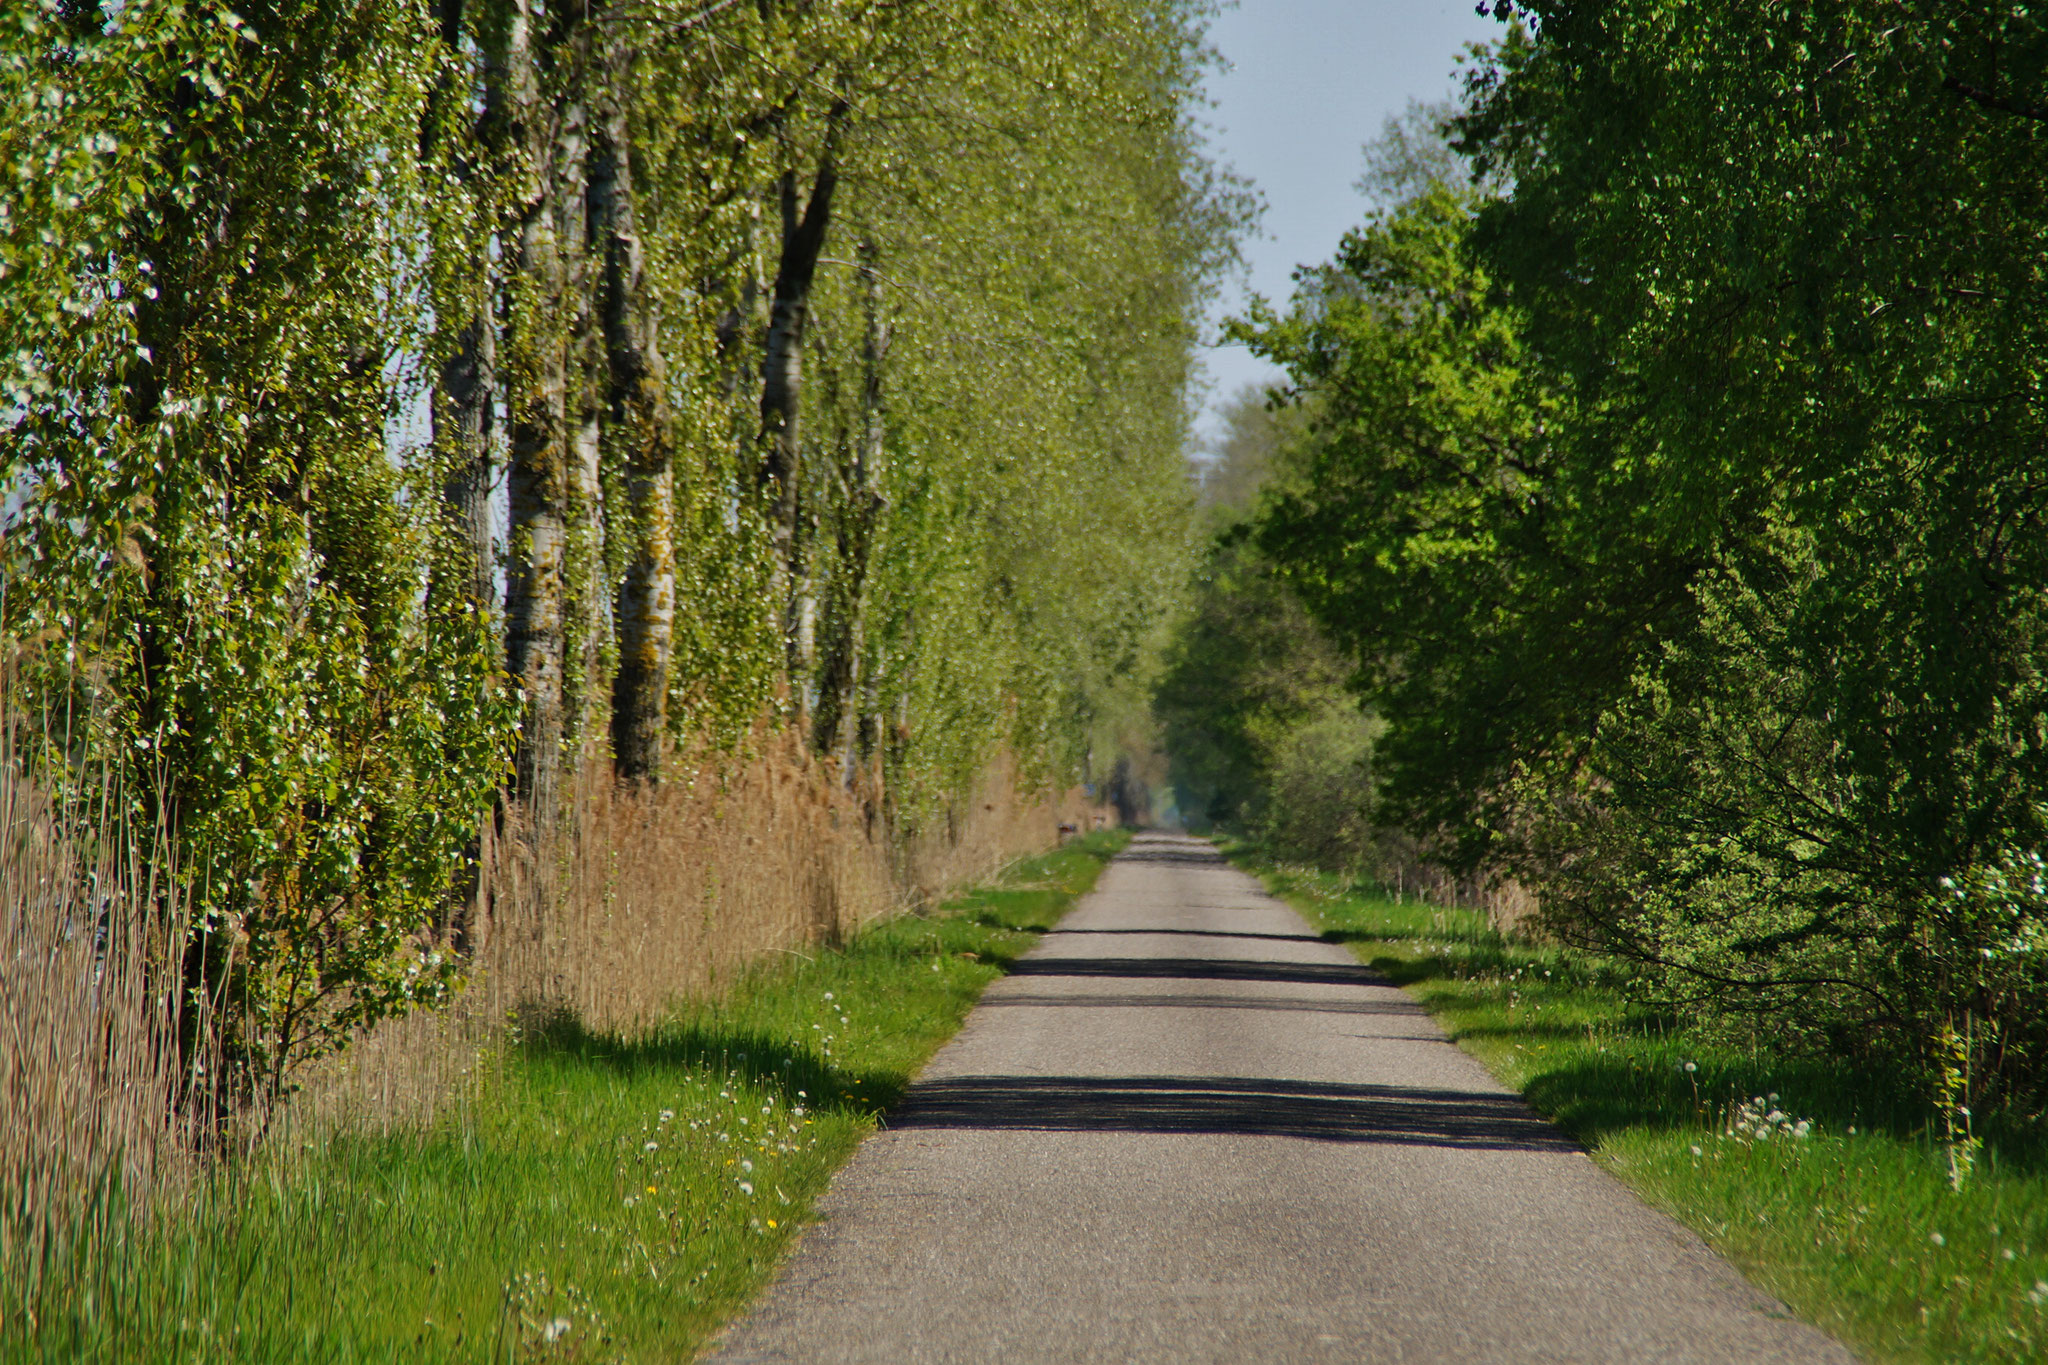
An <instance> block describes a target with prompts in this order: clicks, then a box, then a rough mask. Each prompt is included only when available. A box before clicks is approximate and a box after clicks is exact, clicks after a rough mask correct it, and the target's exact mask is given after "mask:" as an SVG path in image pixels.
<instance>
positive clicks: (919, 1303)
mask: <svg viewBox="0 0 2048 1365" xmlns="http://www.w3.org/2000/svg"><path fill="white" fill-rule="evenodd" d="M821 1213H822V1221H821V1222H820V1223H819V1224H817V1225H816V1226H815V1227H813V1228H812V1229H810V1230H809V1231H808V1232H807V1233H806V1234H805V1236H804V1238H803V1241H802V1242H801V1244H800V1245H799V1246H798V1248H797V1250H796V1251H795V1253H794V1255H793V1256H792V1257H791V1259H790V1261H789V1263H788V1265H787V1266H786V1267H785V1269H784V1271H783V1273H782V1275H781V1276H780V1278H779V1279H778V1280H777V1282H776V1284H775V1285H774V1286H773V1288H772V1289H771V1290H770V1291H769V1293H768V1294H767V1296H766V1298H765V1299H764V1300H763V1302H762V1303H761V1304H760V1305H759V1306H758V1307H757V1308H756V1309H755V1310H754V1311H753V1313H752V1314H751V1315H749V1316H748V1317H746V1318H744V1319H743V1320H741V1321H740V1322H739V1323H738V1324H736V1325H735V1327H734V1328H733V1329H731V1331H730V1332H729V1333H728V1334H727V1335H726V1337H725V1338H724V1339H723V1340H722V1341H721V1342H720V1343H718V1344H717V1345H716V1346H715V1347H714V1349H713V1354H712V1358H713V1359H715V1360H720V1361H803V1362H814V1361H816V1362H822V1361H875V1362H890V1365H898V1363H899V1362H911V1361H1070V1360H1071V1361H1083V1360H1085V1361H1175V1362H1179V1361H1572V1362H1587V1361H1626V1362H1646V1361H1703V1362H1713V1365H1732V1363H1733V1362H1744V1361H1802V1362H1806V1361H1847V1360H1849V1359H1850V1356H1849V1355H1848V1353H1847V1352H1846V1351H1844V1350H1843V1349H1842V1347H1841V1346H1839V1345H1838V1344H1836V1343H1835V1342H1834V1341H1833V1340H1831V1339H1830V1338H1828V1337H1827V1336H1825V1335H1823V1334H1821V1333H1820V1332H1818V1331H1816V1330H1815V1329H1813V1328H1811V1327H1808V1326H1805V1325H1803V1324H1801V1323H1799V1322H1796V1321H1794V1320H1792V1319H1791V1318H1789V1317H1788V1316H1787V1315H1786V1313H1785V1311H1784V1309H1783V1308H1782V1307H1781V1306H1780V1305H1778V1304H1777V1303H1775V1302H1774V1301H1773V1300H1771V1299H1770V1298H1768V1297H1767V1296H1766V1295H1764V1294H1762V1293H1761V1292H1759V1291H1758V1290H1756V1289H1754V1288H1753V1287H1751V1286H1750V1285H1749V1284H1747V1283H1746V1282H1745V1281H1744V1280H1743V1279H1742V1278H1741V1276H1739V1275H1738V1274H1736V1272H1735V1271H1734V1270H1733V1269H1731V1268H1730V1267H1729V1266H1728V1265H1727V1264H1726V1263H1725V1262H1723V1261H1721V1260H1720V1259H1719V1258H1718V1257H1716V1256H1715V1255H1714V1254H1713V1253H1712V1252H1711V1251H1710V1250H1708V1248H1707V1247H1706V1246H1705V1244H1704V1243H1702V1242H1701V1241H1700V1240H1699V1239H1698V1238H1697V1237H1695V1236H1693V1234H1691V1233H1690V1232H1688V1231H1686V1230H1685V1229H1684V1228H1682V1227H1680V1226H1679V1225H1678V1224H1677V1223H1674V1222H1673V1221H1671V1220H1670V1219H1668V1218H1666V1217H1664V1216H1663V1215H1662V1214H1659V1213H1655V1212H1653V1211H1651V1210H1650V1209H1648V1208H1647V1207H1645V1206H1644V1205H1643V1204H1641V1203H1640V1202H1638V1201H1637V1200H1636V1198H1635V1197H1634V1196H1633V1195H1631V1194H1630V1193H1629V1192H1628V1191H1627V1189H1625V1188H1624V1187H1623V1186H1622V1185H1621V1184H1619V1183H1618V1182H1617V1181H1615V1180H1614V1179H1613V1178H1612V1177H1610V1176H1608V1175H1607V1174H1606V1173H1605V1172H1603V1171H1601V1170H1600V1169H1599V1168H1598V1167H1597V1166H1595V1165H1594V1164H1593V1163H1592V1161H1590V1160H1589V1159H1588V1158H1587V1157H1586V1156H1585V1154H1584V1153H1583V1152H1581V1151H1580V1150H1579V1149H1578V1148H1577V1147H1575V1146H1573V1145H1572V1144H1571V1143H1570V1142H1569V1141H1567V1140H1565V1139H1564V1138H1563V1137H1562V1136H1561V1135H1560V1134H1559V1133H1558V1132H1557V1130H1556V1129H1554V1128H1552V1127H1551V1126H1550V1125H1548V1124H1546V1123H1544V1122H1543V1121H1541V1120H1540V1119H1538V1118H1536V1117H1535V1116H1534V1115H1533V1114H1532V1113H1531V1112H1530V1111H1529V1110H1528V1109H1526V1108H1525V1107H1523V1105H1522V1103H1521V1102H1520V1100H1518V1099H1517V1098H1515V1097H1514V1096H1513V1095H1512V1094H1511V1093H1509V1092H1508V1091H1506V1090H1504V1089H1502V1088H1501V1086H1500V1085H1499V1084H1498V1083H1496V1082H1495V1081H1494V1080H1493V1079H1492V1078H1491V1077H1490V1076H1489V1075H1488V1074H1487V1073H1486V1071H1485V1070H1484V1068H1482V1067H1481V1066H1480V1065H1479V1064H1478V1063H1477V1062H1475V1061H1473V1060H1472V1059H1471V1058H1470V1057H1468V1056H1466V1055H1465V1054H1464V1053H1462V1052H1460V1051H1459V1050H1458V1049H1457V1048H1456V1047H1455V1046H1453V1045H1451V1044H1450V1043H1449V1042H1448V1041H1446V1040H1445V1038H1444V1035H1443V1033H1442V1032H1441V1030H1439V1029H1438V1028H1437V1026H1436V1025H1435V1024H1434V1023H1432V1022H1431V1021H1430V1019H1429V1017H1428V1015H1426V1014H1425V1013H1424V1012H1423V1011H1422V1010H1421V1008H1420V1007H1418V1006H1417V1005H1416V1004H1415V1003H1414V1002H1413V1001H1411V1000H1409V999H1408V997H1407V996H1405V995H1403V994H1402V993H1401V992H1400V991H1398V990H1395V989H1394V988H1392V987H1390V986H1387V985H1384V984H1382V983H1381V982H1380V981H1379V980H1378V979H1377V978H1375V977H1374V976H1373V975H1372V974H1371V973H1370V972H1368V971H1366V970H1365V969H1363V968H1362V967H1360V966H1359V965H1358V964H1357V962H1356V960H1355V959H1353V958H1352V957H1351V956H1350V955H1349V954H1348V953H1347V952H1345V951H1344V949H1342V948H1341V947H1338V946H1336V945H1333V944H1327V943H1323V942H1321V941H1320V940H1318V939H1317V938H1316V937H1315V935H1314V934H1313V933H1312V932H1311V931H1310V930H1309V928H1308V926H1307V925H1306V924H1304V923H1303V922H1302V920H1301V919H1300V918H1299V917H1298V916H1297V915H1295V913H1294V912H1293V911H1291V910H1289V909H1288V908H1287V907H1286V906H1284V905H1282V904H1280V903H1279V902H1278V901H1275V900H1274V899H1272V898H1271V897H1269V896H1267V895H1266V894H1264V892H1263V891H1262V890H1261V889H1260V888H1259V886H1258V885H1257V883H1255V882H1254V881H1253V880H1252V879H1251V878H1249V877H1246V876H1245V875H1243V874H1242V873H1239V872H1237V871H1235V870H1233V869H1232V868H1230V867H1229V866H1227V865H1226V864H1225V863H1224V862H1223V861H1222V860H1221V859H1220V858H1219V857H1217V855H1216V854H1215V852H1214V851H1213V850H1212V849H1211V848H1210V847H1209V846H1208V845H1207V844H1205V843H1203V842H1201V841H1199V840H1195V839H1188V838H1182V837H1174V836H1166V835H1156V834H1148V835H1143V836H1140V837H1139V838H1138V839H1137V840H1135V841H1134V842H1133V843H1132V845H1131V846H1130V848H1129V849H1127V850H1126V851H1125V853H1124V854H1123V855H1122V856H1120V857H1119V858H1118V859H1117V860H1116V861H1115V862H1114V863H1112V864H1111V865H1110V866H1109V867H1108V868H1107V869H1105V871H1104V872H1103V875H1102V879H1101V881H1100V883H1099V884H1098V885H1097V887H1096V890H1095V891H1094V892H1093V893H1092V894H1090V895H1089V896H1088V897H1087V898H1086V899H1085V900H1083V901H1082V902H1081V904H1079V905H1078V906H1076V907H1075V909H1074V910H1073V912H1072V913H1071V914H1069V915H1068V916H1067V918H1066V919H1065V920H1063V921H1062V922H1061V924H1060V926H1059V927H1058V929H1057V930H1055V931H1054V932H1053V933H1051V934H1048V935H1047V936H1046V937H1045V939H1044V941H1043V942H1041V943H1040V944H1039V946H1038V947H1037V948H1036V949H1034V950H1033V951H1032V953H1031V954H1030V955H1028V956H1027V957H1025V958H1024V959H1023V960H1022V961H1020V962H1019V963H1018V964H1017V969H1016V971H1015V972H1014V973H1013V974H1012V975H1010V976H1008V977H1005V978H1004V979H1002V980H1000V981H998V982H996V983H995V984H994V985H992V986H991V987H990V988H989V990H988V993H987V994H986V995H985V996H983V997H982V1001H981V1005H980V1007H979V1008H977V1009H976V1010H975V1012H974V1014H973V1015H972V1016H971V1017H970V1018H969V1020H968V1022H967V1026H966V1027H965V1028H964V1029H963V1030H962V1031H961V1033H960V1035H959V1037H958V1038H956V1039H955V1040H954V1041H953V1042H952V1043H951V1044H950V1045H948V1046H947V1047H946V1048H945V1050H944V1051H942V1052H940V1053H939V1055H938V1056H937V1057H936V1058H934V1059H933V1061H932V1064H931V1065H930V1066H929V1067H928V1068H927V1069H926V1070H925V1072H924V1074H923V1076H922V1077H921V1078H920V1079H919V1080H918V1083H917V1085H916V1086H915V1087H914V1088H913V1090H912V1091H911V1094H910V1097H909V1099H908V1100H907V1101H906V1103H905V1105H904V1107H903V1108H902V1109H901V1110H899V1111H898V1112H897V1113H896V1114H895V1115H893V1116H892V1117H891V1119H890V1123H889V1126H888V1128H887V1130H886V1131H884V1132H882V1133H880V1134H879V1135H877V1136H876V1137H874V1138H873V1139H871V1140H870V1141H868V1142H867V1143H866V1144H864V1145H863V1146H862V1148H861V1149H860V1151H859V1153H858V1154H857V1155H856V1156H855V1157H854V1159H853V1161H852V1162H851V1163H850V1164H849V1165H848V1166H847V1168H846V1169H845V1170H844V1171H843V1172H841V1174H840V1175H839V1177H838V1179H837V1180H836V1181H834V1183H833V1186H832V1189H831V1191H830V1193H829V1194H828V1195H827V1196H826V1198H825V1200H824V1202H823V1204H822V1206H821Z"/></svg>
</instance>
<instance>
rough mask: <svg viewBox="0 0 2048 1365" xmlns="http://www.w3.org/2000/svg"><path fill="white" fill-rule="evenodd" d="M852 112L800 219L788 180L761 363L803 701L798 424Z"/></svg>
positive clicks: (767, 449)
mask: <svg viewBox="0 0 2048 1365" xmlns="http://www.w3.org/2000/svg"><path fill="white" fill-rule="evenodd" d="M847 113H848V105H847V103H846V102H845V101H844V100H841V101H839V102H837V103H835V104H834V105H833V106H832V108H831V111H830V112H829V114H828V115H827V118H826V132H825V145H824V148H823V150H822V151H821V152H820V153H819V156H818V171H817V175H816V178H815V179H814V180H813V182H812V185H811V193H810V197H809V199H808V200H806V201H805V203H804V204H803V206H802V211H801V213H799V211H798V204H797V181H796V174H795V172H793V171H791V172H785V173H784V174H783V177H782V184H781V188H780V197H781V204H782V252H781V256H780V258H779V260H778V262H777V265H776V270H775V288H774V293H773V295H772V296H771V300H770V303H769V308H768V340H767V345H766V348H765V350H766V354H765V356H764V357H763V360H762V364H761V440H762V445H763V452H762V460H761V472H760V482H761V489H762V492H763V494H764V497H765V500H766V501H767V504H768V510H769V534H770V537H771V539H772V541H773V553H774V560H775V570H776V574H777V581H776V582H775V583H774V584H773V589H774V599H773V600H778V601H780V602H782V603H783V604H784V608H783V619H782V632H783V640H784V643H785V648H786V649H787V652H788V666H789V673H790V681H791V683H792V684H793V685H794V686H795V687H796V688H797V689H798V691H799V694H801V690H802V689H803V687H804V686H806V685H807V678H806V674H807V673H808V672H809V658H808V654H809V650H808V642H807V641H806V640H804V639H803V638H801V637H802V636H803V635H804V634H805V633H806V631H807V627H808V623H809V615H810V613H809V611H808V610H807V607H806V604H805V603H804V602H803V601H802V596H803V588H802V586H801V580H802V577H803V574H802V563H801V552H802V546H801V545H800V543H799V530H800V528H799V525H798V521H799V516H800V510H801V507H802V502H801V499H800V497H799V483H800V481H801V478H802V446H801V445H800V443H799V423H798V417H799V415H800V413H801V410H802V398H803V344H804V325H805V323H806V322H807V321H808V320H809V318H810V311H811V285H812V282H813V281H814V280H815V279H816V277H817V272H818V257H819V256H820V255H821V254H822V253H823V251H824V249H825V233H826V230H827V229H828V228H829V227H830V226H831V222H832V196H833V193H834V191H835V190H836V189H837V188H838V186H839V163H838V142H839V133H840V129H841V126H842V125H843V124H844V122H845V120H846V116H847Z"/></svg>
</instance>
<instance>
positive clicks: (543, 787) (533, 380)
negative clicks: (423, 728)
mask: <svg viewBox="0 0 2048 1365" xmlns="http://www.w3.org/2000/svg"><path fill="white" fill-rule="evenodd" d="M539 77H540V73H539V71H538V69H537V66H536V62H535V57H534V35H533V12H532V4H531V0H511V5H510V13H509V24H508V28H507V33H506V43H505V87H506V96H507V100H506V102H507V106H508V108H507V111H506V112H507V114H508V116H509V117H510V119H511V121H512V125H513V127H512V134H513V136H512V138H511V139H510V141H511V144H512V146H514V147H515V148H516V149H517V151H518V153H520V154H521V156H522V161H523V164H522V165H521V168H520V169H521V172H522V174H521V175H520V177H519V180H518V192H517V196H516V198H515V201H514V202H515V212H516V214H517V220H516V222H515V223H514V225H513V232H512V237H511V241H510V242H509V244H508V245H509V248H510V249H509V252H508V256H509V261H508V266H509V270H508V276H509V279H508V283H509V285H510V292H511V299H510V303H509V307H508V309H507V321H506V329H505V330H506V338H505V342H506V344H505V360H506V367H505V368H506V374H505V379H506V395H505V398H506V404H505V405H506V408H507V410H508V412H509V413H510V417H511V422H510V425H511V440H510V447H511V449H510V479H509V481H508V482H509V486H510V493H511V499H510V501H511V516H510V526H509V532H510V534H509V536H508V542H509V543H508V549H509V551H510V553H509V556H508V564H507V571H506V581H505V665H506V668H507V670H508V671H509V672H510V673H511V675H512V677H513V679H514V680H515V681H517V683H518V684H519V687H520V689H521V691H522V692H523V693H524V695H525V707H524V714H523V716H522V718H521V720H522V724H521V729H520V734H519V748H518V754H517V758H516V761H515V767H514V781H515V789H516V791H517V793H518V795H519V796H520V797H522V798H523V799H524V800H525V801H526V802H527V804H528V807H529V810H530V811H531V813H532V816H533V818H534V822H535V826H536V828H537V829H539V830H542V831H545V830H547V829H549V828H551V827H552V825H553V823H554V819H555V814H556V810H557V805H558V800H557V794H558V782H559V776H560V769H561V747H562V662H563V571H564V567H565V557H566V548H567V547H566V544H565V540H566V530H567V522H568V459H567V456H568V451H567V442H566V440H565V439H564V437H565V432H564V429H563V428H564V425H565V405H566V401H567V382H568V376H567V373H566V367H565V364H564V355H563V347H562V339H561V335H560V324H559V319H560V316H561V305H562V292H563V291H562V262H561V256H560V253H559V250H558V247H557V242H556V238H555V215H554V206H553V204H552V202H551V199H552V195H551V189H552V185H551V181H552V179H553V177H552V175H551V174H550V172H551V170H552V167H551V166H550V164H549V162H550V161H551V159H552V151H553V145H552V142H553V140H552V139H551V138H550V137H549V136H548V131H547V128H546V126H545V119H544V111H543V109H542V107H541V102H540V78H539Z"/></svg>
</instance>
